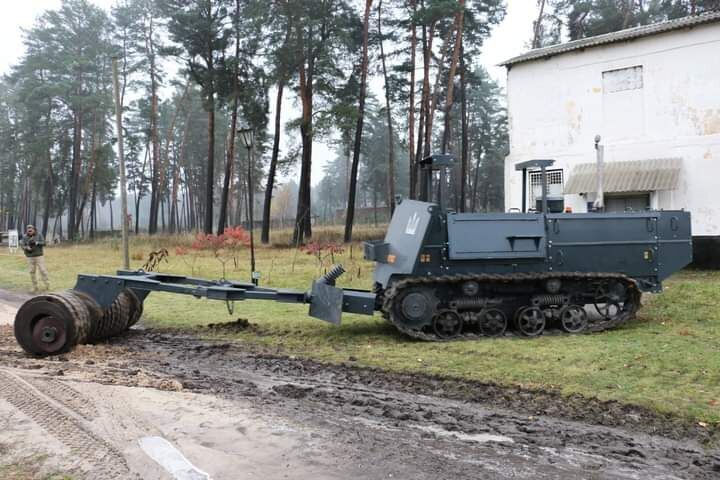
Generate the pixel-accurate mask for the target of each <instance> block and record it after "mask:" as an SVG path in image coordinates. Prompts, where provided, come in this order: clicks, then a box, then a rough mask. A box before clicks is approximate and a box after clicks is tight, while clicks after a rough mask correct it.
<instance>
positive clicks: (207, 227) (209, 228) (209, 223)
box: [204, 91, 215, 235]
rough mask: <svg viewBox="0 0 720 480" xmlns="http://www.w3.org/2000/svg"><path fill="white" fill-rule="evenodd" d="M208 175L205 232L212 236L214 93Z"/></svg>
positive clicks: (209, 127) (206, 181) (206, 179)
mask: <svg viewBox="0 0 720 480" xmlns="http://www.w3.org/2000/svg"><path fill="white" fill-rule="evenodd" d="M206 174H207V177H206V178H205V225H204V227H205V228H204V231H205V233H206V234H208V235H210V234H211V233H212V229H213V228H212V227H213V187H214V185H215V94H214V93H213V92H212V91H211V92H210V94H209V98H208V161H207V171H206Z"/></svg>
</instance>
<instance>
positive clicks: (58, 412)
mask: <svg viewBox="0 0 720 480" xmlns="http://www.w3.org/2000/svg"><path fill="white" fill-rule="evenodd" d="M40 381H41V380H39V379H38V380H36V381H35V383H37V382H40ZM57 383H59V382H57ZM47 388H51V387H47ZM67 388H70V387H67ZM65 392H66V393H67V391H66V390H65ZM60 395H62V394H60ZM0 398H3V399H4V400H6V401H7V402H8V403H9V404H11V405H12V406H13V407H15V408H16V409H17V410H19V411H20V412H22V413H24V414H25V415H26V416H28V417H29V418H30V419H32V420H33V421H34V422H35V423H36V424H38V425H39V426H41V427H42V428H43V429H44V430H45V431H46V432H48V433H49V434H50V435H52V436H53V437H55V438H56V439H57V440H59V441H60V442H61V443H63V444H64V445H66V446H67V447H68V448H69V449H70V450H71V452H72V453H73V454H74V455H77V456H78V459H79V462H80V463H82V464H85V465H87V467H86V468H83V470H85V469H89V470H90V472H89V473H88V478H92V479H97V480H106V479H107V480H115V479H121V478H127V477H129V476H130V471H129V469H128V467H127V464H126V463H125V459H124V458H123V456H122V454H121V453H120V452H119V451H118V450H117V449H116V448H115V447H114V446H112V445H111V444H109V443H108V442H106V441H105V440H103V439H102V438H99V437H98V436H97V435H95V434H94V433H93V432H92V431H91V430H90V428H89V427H87V426H85V425H83V421H82V420H81V419H79V418H75V417H74V416H73V415H72V414H69V413H67V412H65V411H64V409H63V408H60V407H59V406H56V405H54V404H53V403H52V401H50V400H49V399H48V398H47V397H45V395H43V393H41V391H40V390H38V389H36V388H34V387H33V386H32V385H31V384H30V383H28V382H26V381H25V380H23V379H22V378H20V377H19V376H17V375H14V374H12V373H10V372H7V371H3V370H0ZM72 402H73V403H76V402H77V400H73V401H72Z"/></svg>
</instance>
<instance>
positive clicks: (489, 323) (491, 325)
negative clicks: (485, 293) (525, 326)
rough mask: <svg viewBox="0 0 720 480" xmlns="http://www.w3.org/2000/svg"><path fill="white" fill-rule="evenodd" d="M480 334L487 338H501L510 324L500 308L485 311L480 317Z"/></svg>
mask: <svg viewBox="0 0 720 480" xmlns="http://www.w3.org/2000/svg"><path fill="white" fill-rule="evenodd" d="M478 322H479V324H480V332H481V333H482V334H483V335H485V336H487V337H499V336H501V335H502V334H504V333H505V330H507V326H508V322H507V316H506V315H505V312H503V311H502V310H500V309H498V308H489V309H487V310H483V311H482V312H480V315H478Z"/></svg>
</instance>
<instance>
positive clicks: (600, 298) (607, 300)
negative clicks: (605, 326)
mask: <svg viewBox="0 0 720 480" xmlns="http://www.w3.org/2000/svg"><path fill="white" fill-rule="evenodd" d="M626 297H627V289H626V288H625V286H624V285H623V284H622V283H619V282H611V283H609V284H606V285H600V286H599V287H598V288H597V290H596V291H595V302H594V305H595V310H597V312H598V313H599V314H600V315H601V316H602V317H603V318H604V319H605V320H611V319H613V318H615V317H616V316H618V315H619V314H620V313H622V311H623V306H622V304H623V302H624V301H625V299H626Z"/></svg>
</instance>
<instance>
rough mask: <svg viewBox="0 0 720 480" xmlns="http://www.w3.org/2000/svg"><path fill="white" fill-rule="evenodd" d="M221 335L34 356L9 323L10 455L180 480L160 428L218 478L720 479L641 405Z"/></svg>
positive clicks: (1, 362)
mask: <svg viewBox="0 0 720 480" xmlns="http://www.w3.org/2000/svg"><path fill="white" fill-rule="evenodd" d="M6 301H7V300H6ZM236 326H237V325H236ZM220 329H221V330H222V327H220ZM216 330H217V329H216ZM209 333H211V332H210V331H209V330H198V331H195V332H171V331H153V330H133V331H130V332H128V333H127V334H125V335H123V336H122V337H120V338H116V339H113V340H111V341H109V342H108V343H105V344H99V345H88V346H81V347H79V348H78V349H77V350H76V351H74V352H72V353H70V354H67V355H64V356H60V357H54V358H49V359H35V358H30V357H28V356H27V355H25V354H24V353H23V352H22V351H21V350H20V349H19V348H18V347H17V346H16V344H15V342H14V338H13V337H12V332H11V328H10V327H9V326H1V327H0V419H2V420H0V458H2V459H3V460H4V461H5V462H6V463H7V461H8V460H10V461H18V460H19V459H22V458H27V457H28V455H31V454H44V455H45V457H43V458H46V460H44V461H45V462H46V463H48V462H50V463H49V464H47V465H45V466H44V467H43V468H44V469H45V471H49V470H48V469H52V468H56V469H57V468H59V469H63V470H65V471H71V472H72V473H74V474H75V475H77V476H78V477H79V478H93V479H95V478H153V479H154V478H173V476H171V475H170V474H168V473H167V472H166V471H164V470H163V469H162V468H161V467H160V466H159V465H158V464H157V463H155V462H154V461H153V460H151V459H150V458H149V457H148V456H147V455H146V454H144V453H143V452H142V451H141V450H140V449H139V448H138V439H139V438H143V437H146V436H150V435H155V436H161V437H163V438H166V439H168V440H169V441H170V442H171V443H173V444H174V445H175V446H177V447H178V448H179V450H180V451H182V452H183V454H184V455H185V456H186V457H187V459H188V460H189V461H190V462H192V463H193V464H194V465H195V466H196V467H197V468H198V469H199V470H202V471H204V472H207V473H208V474H209V476H210V477H212V478H213V479H240V478H266V479H274V478H311V477H312V478H341V479H342V478H353V479H364V478H367V479H378V478H403V479H466V478H467V479H470V478H472V479H475V478H533V479H544V478H547V479H550V478H552V479H562V478H568V479H570V478H583V479H587V478H597V479H601V478H602V479H605V478H608V479H610V478H613V479H614V478H623V479H626V478H627V479H631V478H632V479H635V478H637V479H641V478H642V479H645V478H657V479H675V478H682V479H690V478H699V479H704V478H720V450H719V449H717V448H716V447H712V445H717V444H718V442H717V438H716V437H717V434H716V433H714V432H711V431H708V429H707V428H704V427H701V426H698V425H693V424H692V423H689V422H686V421H681V420H678V419H673V418H669V417H663V416H659V415H657V414H654V413H652V412H649V411H646V410H644V409H641V408H636V407H628V406H623V405H619V404H615V403H601V402H597V401H592V400H587V399H583V398H579V397H572V398H561V397H560V396H559V395H557V394H556V393H553V392H533V391H526V390H520V389H513V388H500V387H497V386H493V385H483V384H479V383H468V382H462V381H453V380H447V379H445V380H443V379H434V378H428V377H424V376H416V375H399V374H388V373H383V372H381V371H377V370H371V369H362V368H357V367H356V366H354V365H353V359H352V358H349V359H348V362H346V364H343V365H332V366H330V365H323V364H320V363H317V362H313V361H308V360H303V359H297V358H291V357H287V356H282V355H277V354H273V353H269V352H266V351H262V350H257V349H254V348H250V347H247V346H245V345H243V344H239V343H235V342H228V341H224V340H217V341H213V340H207V339H202V338H206V337H207V335H208V334H209ZM175 478H182V477H177V476H176V477H175ZM185 478H203V477H192V476H188V477H185ZM204 478H206V477H204Z"/></svg>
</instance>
